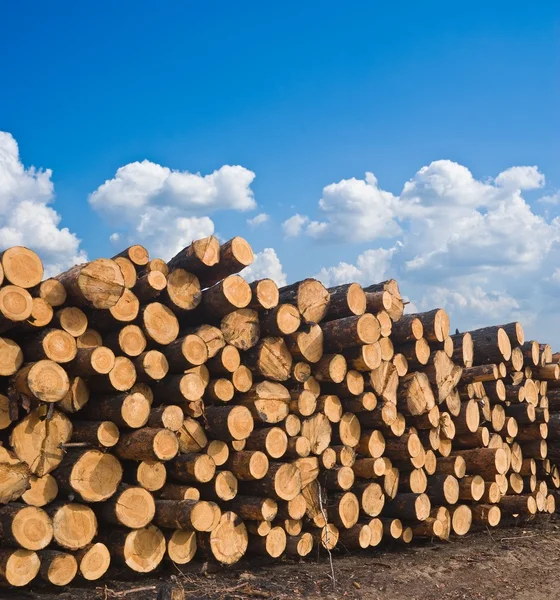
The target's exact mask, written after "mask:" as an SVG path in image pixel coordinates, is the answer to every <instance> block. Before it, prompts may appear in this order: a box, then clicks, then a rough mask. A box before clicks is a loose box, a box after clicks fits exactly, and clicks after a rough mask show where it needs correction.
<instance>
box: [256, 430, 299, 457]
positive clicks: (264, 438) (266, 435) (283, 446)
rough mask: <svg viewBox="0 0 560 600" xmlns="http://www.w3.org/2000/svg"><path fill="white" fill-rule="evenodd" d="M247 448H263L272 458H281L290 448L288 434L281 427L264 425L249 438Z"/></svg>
mask: <svg viewBox="0 0 560 600" xmlns="http://www.w3.org/2000/svg"><path fill="white" fill-rule="evenodd" d="M292 439H294V440H295V439H298V438H292ZM245 448H246V449H247V450H262V451H264V452H266V454H268V456H270V458H275V459H278V458H281V457H282V456H284V454H286V450H287V449H288V436H287V435H286V433H285V432H284V430H283V429H281V428H280V427H263V428H261V429H257V430H255V431H253V433H252V434H251V435H250V436H249V437H248V438H247V444H246V445H245Z"/></svg>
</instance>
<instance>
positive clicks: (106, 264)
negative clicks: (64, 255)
mask: <svg viewBox="0 0 560 600" xmlns="http://www.w3.org/2000/svg"><path fill="white" fill-rule="evenodd" d="M55 279H57V280H58V281H60V283H62V284H63V285H64V287H65V288H66V292H67V294H68V297H69V298H70V299H71V300H72V302H73V303H74V304H76V305H77V306H79V307H86V308H98V309H109V308H111V307H112V306H115V304H116V303H117V302H118V301H119V298H120V297H121V296H122V295H123V293H124V290H125V287H124V277H123V274H122V271H121V269H120V267H119V265H118V264H117V263H116V262H115V261H113V260H108V259H105V258H98V259H97V260H94V261H92V262H90V263H86V264H82V265H76V266H74V267H72V268H71V269H69V270H68V271H66V272H65V273H62V274H61V275H57V276H56V277H55Z"/></svg>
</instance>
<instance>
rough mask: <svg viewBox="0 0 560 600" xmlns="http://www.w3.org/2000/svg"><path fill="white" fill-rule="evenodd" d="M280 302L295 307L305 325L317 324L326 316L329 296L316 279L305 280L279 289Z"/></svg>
mask: <svg viewBox="0 0 560 600" xmlns="http://www.w3.org/2000/svg"><path fill="white" fill-rule="evenodd" d="M279 292H280V302H282V303H283V304H293V305H294V306H297V308H298V310H299V312H300V313H301V316H302V318H303V320H304V321H305V322H306V323H319V322H320V321H321V320H322V319H323V318H324V317H325V315H326V314H327V310H328V306H329V299H330V294H329V292H328V290H327V289H326V288H325V286H324V285H323V284H322V283H321V282H320V281H317V280H316V279H305V280H304V281H299V282H297V283H294V284H292V285H288V286H286V287H283V288H280V290H279Z"/></svg>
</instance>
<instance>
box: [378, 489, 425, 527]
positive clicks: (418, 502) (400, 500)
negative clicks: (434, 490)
mask: <svg viewBox="0 0 560 600" xmlns="http://www.w3.org/2000/svg"><path fill="white" fill-rule="evenodd" d="M385 510H386V513H387V515H388V516H390V517H391V516H392V517H399V518H401V517H402V518H405V519H410V520H411V521H425V520H426V519H427V518H428V517H429V516H430V510H431V504H430V499H429V498H428V496H426V494H398V495H397V496H396V497H395V499H394V500H392V501H391V502H389V503H388V504H386V509H385Z"/></svg>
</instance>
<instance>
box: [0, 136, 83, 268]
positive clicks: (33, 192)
mask: <svg viewBox="0 0 560 600" xmlns="http://www.w3.org/2000/svg"><path fill="white" fill-rule="evenodd" d="M51 177H52V171H51V170H50V169H45V170H41V169H36V168H35V167H27V168H26V167H25V166H24V165H23V163H22V161H21V158H20V156H19V148H18V144H17V142H16V140H15V139H14V138H13V136H12V135H11V134H9V133H7V132H1V131H0V250H1V249H4V248H7V247H8V246H28V247H29V248H31V249H33V250H35V251H36V252H37V253H38V254H39V255H40V256H41V258H42V260H43V262H44V264H45V274H46V276H49V275H53V274H56V273H58V272H61V271H63V270H65V269H67V268H68V267H70V266H72V265H73V264H76V263H79V262H83V261H85V260H87V256H86V254H85V252H84V251H83V250H81V249H80V240H79V239H78V238H77V237H76V235H75V234H74V233H72V232H70V231H69V229H68V228H67V227H62V228H61V227H60V221H61V217H60V215H59V214H58V213H57V212H56V211H55V210H54V209H53V208H52V207H51V206H49V204H50V203H52V202H53V200H54V185H53V182H52V180H51Z"/></svg>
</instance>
